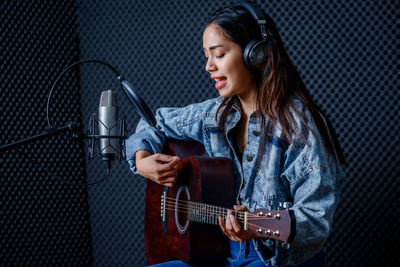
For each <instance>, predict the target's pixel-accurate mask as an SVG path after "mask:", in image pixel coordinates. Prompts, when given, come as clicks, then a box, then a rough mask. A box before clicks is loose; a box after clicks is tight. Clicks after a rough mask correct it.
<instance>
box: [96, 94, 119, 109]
mask: <svg viewBox="0 0 400 267" xmlns="http://www.w3.org/2000/svg"><path fill="white" fill-rule="evenodd" d="M100 106H101V107H109V106H117V95H116V94H115V92H114V91H112V90H107V91H103V92H101V96H100Z"/></svg>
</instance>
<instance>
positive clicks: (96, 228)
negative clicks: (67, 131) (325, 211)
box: [0, 0, 400, 266]
mask: <svg viewBox="0 0 400 267" xmlns="http://www.w3.org/2000/svg"><path fill="white" fill-rule="evenodd" d="M232 2H233V1H211V0H205V1H189V0H176V1H162V0H147V1H105V0H100V1H96V2H94V1H82V0H78V1H57V2H45V1H18V2H17V1H3V2H1V4H0V14H1V21H0V27H1V33H0V34H1V37H0V38H1V40H0V41H1V42H0V44H1V45H0V46H1V49H0V50H1V51H0V55H1V58H0V61H1V62H0V66H1V73H0V75H1V76H0V77H1V83H0V84H1V89H0V103H1V104H0V107H1V109H0V111H1V113H0V116H1V120H0V145H1V144H4V143H8V142H11V141H13V140H17V139H21V138H24V137H27V136H31V135H34V134H36V133H40V132H42V131H43V130H44V129H45V128H46V127H47V123H46V100H47V99H46V98H47V95H48V93H49V90H50V87H51V85H52V83H53V81H54V79H55V78H56V77H57V74H58V73H59V72H60V71H61V70H62V69H63V68H64V67H66V66H68V65H69V64H71V63H72V62H74V61H77V60H79V59H88V58H97V59H101V60H104V61H107V62H109V63H111V64H112V65H114V66H115V67H116V68H117V69H118V70H119V71H120V72H121V73H122V74H123V75H124V76H125V77H126V78H127V79H128V80H129V81H130V82H131V83H132V84H133V85H134V86H135V88H136V90H137V91H138V93H139V94H140V95H141V96H142V97H143V98H144V99H145V100H146V101H147V103H148V105H149V106H150V108H151V109H152V110H153V111H155V110H156V108H158V107H162V106H184V105H187V104H189V103H192V102H200V101H203V100H205V99H208V98H210V97H214V96H217V92H216V90H215V89H214V87H213V83H212V82H211V81H210V79H209V75H208V74H207V73H206V72H205V70H204V67H205V66H204V64H205V58H204V55H203V49H202V30H203V27H204V23H205V21H206V19H207V18H208V16H209V15H210V14H211V13H212V11H214V10H215V9H217V8H219V7H223V6H227V5H230V4H231V3H232ZM256 2H257V3H259V4H260V6H261V7H262V8H263V9H264V10H265V11H267V12H268V13H269V15H270V16H271V17H272V18H273V19H274V21H275V22H276V24H277V26H278V28H279V30H280V33H281V36H282V39H283V41H284V43H285V45H286V48H287V50H288V52H289V55H290V57H291V58H292V60H293V62H294V64H295V65H296V66H297V68H298V70H299V72H300V73H301V75H302V77H303V79H304V82H305V84H306V86H307V87H308V89H309V90H310V92H311V94H312V95H313V97H314V99H315V100H316V102H317V103H318V104H319V105H320V106H321V107H322V109H323V110H324V111H326V113H327V115H328V116H329V117H330V119H331V120H332V122H333V125H334V127H335V129H336V132H337V134H338V136H339V138H340V142H341V144H342V147H343V149H344V152H345V155H346V157H347V161H348V164H347V166H346V167H345V172H346V184H345V187H344V189H343V193H342V200H341V203H340V205H339V207H338V210H337V213H336V218H335V222H334V231H333V232H332V235H331V237H330V238H329V240H328V242H327V244H326V246H325V247H324V252H325V255H326V258H327V260H328V262H329V266H389V265H390V264H393V263H395V257H394V256H395V254H394V247H395V245H396V243H397V240H398V231H397V225H398V219H397V194H398V189H397V184H398V179H399V177H400V164H399V163H400V160H399V153H400V151H399V150H400V149H399V146H400V142H399V130H400V127H399V90H398V88H399V81H398V73H397V72H398V63H397V58H398V57H399V55H398V51H397V47H399V41H398V39H399V38H398V36H399V33H398V26H397V22H396V19H397V17H398V10H399V5H398V4H397V3H396V1H390V0H384V1H377V0H374V1H372V0H368V1H361V0H357V1H318V0H307V1H300V0H296V1H277V0H274V1H256ZM118 87H119V85H118V82H117V81H116V79H115V78H114V76H113V74H112V73H111V72H110V70H108V69H107V68H104V67H103V66H101V65H97V64H87V65H82V66H81V67H80V68H79V69H78V68H77V70H74V71H71V72H70V73H68V75H66V77H65V78H64V79H63V80H62V81H61V83H60V86H59V87H58V88H57V90H56V91H57V93H56V94H55V96H54V99H53V102H52V116H51V119H52V121H54V124H57V125H63V124H65V123H66V122H67V121H69V120H71V119H74V120H76V121H78V122H79V123H81V124H82V125H84V127H85V128H87V124H88V121H89V118H90V116H91V114H92V113H93V112H96V111H97V108H98V105H99V98H100V94H101V91H104V90H108V89H113V90H117V98H118V103H119V106H120V112H119V114H120V115H126V119H127V127H128V133H129V134H131V133H133V131H134V129H135V127H136V124H137V122H138V120H139V116H138V115H137V114H136V113H135V111H134V109H133V108H132V106H131V105H130V104H129V103H128V101H127V99H125V96H124V95H123V94H122V93H121V92H120V90H119V88H118ZM86 150H87V148H86V143H84V142H77V141H73V140H72V139H71V138H70V137H69V136H68V135H60V136H57V137H53V138H48V139H46V140H43V141H39V142H35V143H34V144H30V145H26V146H24V147H22V148H20V149H19V150H11V151H7V152H6V153H4V154H1V155H0V194H1V195H0V205H1V206H0V211H1V212H0V226H1V229H0V237H1V240H0V262H1V263H0V265H3V264H4V265H8V264H15V265H21V264H24V265H34V266H42V265H56V264H57V263H58V265H74V266H76V265H78V266H87V265H95V266H144V265H145V264H146V261H145V254H144V244H143V231H144V225H143V221H144V220H143V216H144V205H145V202H144V196H145V181H144V179H143V178H141V177H139V176H136V175H133V174H132V173H131V172H130V171H129V168H128V164H127V163H126V162H123V161H122V162H118V161H116V162H113V166H112V169H111V174H110V177H109V179H107V180H106V181H105V182H103V183H100V184H96V185H93V186H90V187H87V188H85V187H79V186H71V185H68V184H65V183H64V184H63V183H61V182H60V181H59V180H57V178H60V179H63V180H67V181H69V182H80V183H84V182H86V181H88V182H93V181H96V180H99V179H102V178H103V177H104V176H105V166H104V163H103V162H101V161H89V160H86V157H87V153H86ZM53 174H56V175H53Z"/></svg>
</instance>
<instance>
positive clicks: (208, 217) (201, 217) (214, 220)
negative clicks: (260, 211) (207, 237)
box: [187, 201, 246, 225]
mask: <svg viewBox="0 0 400 267" xmlns="http://www.w3.org/2000/svg"><path fill="white" fill-rule="evenodd" d="M187 209H188V213H187V218H188V220H189V221H192V222H198V223H206V224H215V225H218V224H219V221H218V217H222V218H223V219H224V220H225V218H226V214H227V212H228V210H229V209H227V208H223V207H219V206H214V205H209V204H205V203H200V202H193V201H188V206H187ZM232 215H233V216H235V218H236V220H238V221H239V222H240V223H242V224H243V223H244V220H245V217H246V216H245V212H241V211H232Z"/></svg>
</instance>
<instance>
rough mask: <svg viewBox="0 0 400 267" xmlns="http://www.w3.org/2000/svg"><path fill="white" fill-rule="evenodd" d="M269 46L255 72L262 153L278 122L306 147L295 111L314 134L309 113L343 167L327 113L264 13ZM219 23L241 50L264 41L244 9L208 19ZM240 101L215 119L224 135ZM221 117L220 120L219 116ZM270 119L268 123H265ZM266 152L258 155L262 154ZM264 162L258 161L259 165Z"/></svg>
mask: <svg viewBox="0 0 400 267" xmlns="http://www.w3.org/2000/svg"><path fill="white" fill-rule="evenodd" d="M265 17H266V19H267V30H268V34H269V36H268V38H269V44H268V46H267V50H268V51H267V55H268V60H266V63H265V67H264V69H263V70H262V71H253V74H254V78H255V81H256V83H257V113H258V117H259V118H260V119H261V125H262V128H261V136H262V137H263V138H262V139H261V140H262V142H261V143H260V146H259V152H260V151H263V149H264V147H265V143H266V139H267V138H268V135H269V134H270V132H271V129H272V127H273V125H271V122H272V123H273V124H275V125H276V124H277V123H279V124H280V126H281V129H282V132H283V135H284V137H285V139H286V140H287V141H288V142H289V143H293V141H294V140H293V138H292V136H293V134H294V135H295V136H296V137H297V138H298V139H299V140H300V141H301V142H302V143H304V144H306V134H305V133H304V132H301V131H300V130H299V128H298V127H297V126H296V122H295V120H294V118H293V115H292V112H294V113H295V114H296V115H297V116H298V117H299V118H300V120H301V123H302V124H304V125H305V126H306V127H307V128H308V130H309V131H311V132H312V134H314V135H315V133H314V131H312V129H310V127H309V126H308V123H307V119H306V116H304V114H305V112H306V111H308V112H309V113H310V115H311V118H312V119H313V120H314V121H315V124H316V127H317V130H318V132H319V134H320V135H321V137H322V141H323V145H324V147H325V148H326V150H327V151H328V153H329V154H330V155H332V156H333V157H334V158H337V159H338V161H339V162H340V163H341V164H345V158H344V155H343V152H342V149H341V147H340V144H339V141H338V138H337V136H336V134H335V132H334V129H333V126H332V124H331V122H330V121H329V119H328V118H327V117H326V116H325V114H324V112H323V111H322V110H321V109H320V108H319V107H318V106H317V105H316V103H315V102H314V100H313V99H312V97H311V95H310V93H309V92H308V90H307V89H306V86H305V84H304V82H303V80H302V79H301V77H300V74H299V73H298V71H297V70H296V67H295V66H294V65H293V63H292V61H291V60H290V58H289V56H288V54H287V52H286V49H285V47H284V45H283V42H282V40H281V37H280V35H279V32H278V30H277V27H276V25H275V23H274V22H273V21H272V19H271V18H270V17H269V16H268V15H266V14H265ZM210 24H216V25H218V26H219V27H221V28H222V29H223V30H224V31H225V33H226V35H227V37H228V38H230V39H231V40H232V41H233V42H235V43H237V44H238V45H239V46H240V47H241V48H242V50H244V48H245V47H246V45H247V44H248V43H249V42H250V41H251V40H261V39H262V38H261V31H260V27H259V26H258V24H257V22H256V20H255V19H254V18H253V16H252V15H251V14H250V13H249V12H248V11H246V10H244V9H242V8H236V7H235V8H232V7H227V8H223V9H219V10H217V11H216V12H215V13H214V14H213V15H212V16H211V18H210V19H209V21H208V23H207V26H208V25H210ZM294 99H298V100H299V101H300V102H301V103H302V110H297V108H296V107H295V105H294V102H293V100H294ZM235 103H237V104H239V107H240V102H239V100H238V97H237V96H233V97H228V98H224V100H223V102H222V103H221V105H220V106H219V108H218V111H217V114H216V119H217V120H218V129H219V131H220V132H225V124H226V120H227V116H228V114H229V111H230V109H231V108H232V106H233V105H234V104H235ZM219 114H220V115H221V116H220V117H219V119H218V115H219ZM266 118H268V123H266ZM262 154H263V153H259V155H262ZM260 161H261V159H260V158H259V159H257V162H258V163H260Z"/></svg>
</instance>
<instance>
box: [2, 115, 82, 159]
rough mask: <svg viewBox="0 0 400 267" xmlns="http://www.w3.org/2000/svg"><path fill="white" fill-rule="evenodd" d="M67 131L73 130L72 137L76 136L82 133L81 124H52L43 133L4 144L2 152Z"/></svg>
mask: <svg viewBox="0 0 400 267" xmlns="http://www.w3.org/2000/svg"><path fill="white" fill-rule="evenodd" d="M66 132H71V133H72V137H73V138H76V137H78V136H79V135H80V133H79V124H78V123H76V122H69V123H68V124H67V125H65V126H61V127H55V126H51V127H49V128H48V129H47V130H46V131H44V132H43V133H40V134H37V135H34V136H30V137H27V138H25V139H22V140H18V141H16V142H13V143H10V144H6V145H2V146H0V152H3V151H6V150H9V149H14V148H17V147H19V146H23V145H26V144H30V143H33V142H35V141H38V140H42V139H45V138H47V137H50V136H56V135H59V134H62V133H66Z"/></svg>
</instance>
